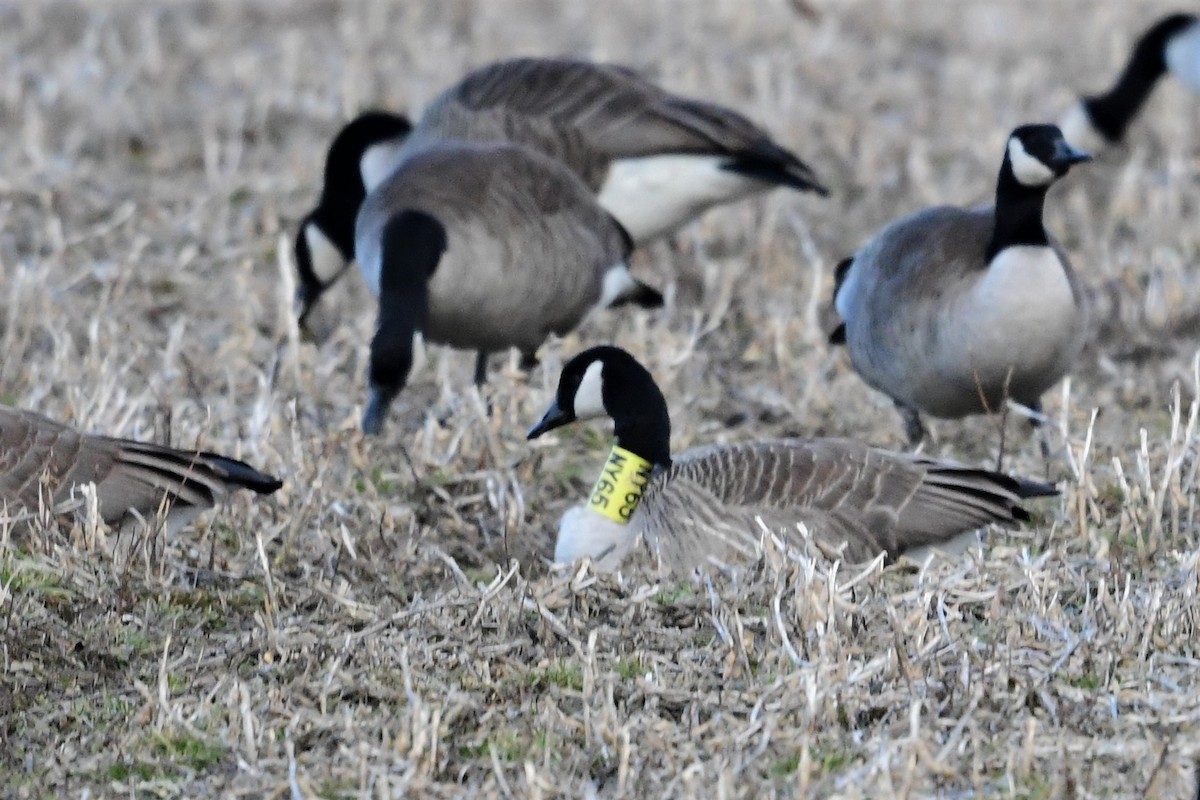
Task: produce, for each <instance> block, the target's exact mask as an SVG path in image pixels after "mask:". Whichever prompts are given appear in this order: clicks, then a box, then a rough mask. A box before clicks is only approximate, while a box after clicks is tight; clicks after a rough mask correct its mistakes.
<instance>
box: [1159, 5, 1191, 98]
mask: <svg viewBox="0 0 1200 800" xmlns="http://www.w3.org/2000/svg"><path fill="white" fill-rule="evenodd" d="M1163 56H1164V57H1165V58H1166V60H1167V69H1169V70H1171V74H1172V75H1174V76H1175V77H1176V78H1177V79H1178V80H1179V82H1180V83H1182V84H1183V85H1184V86H1186V87H1187V88H1188V89H1190V90H1191V91H1193V92H1195V93H1196V94H1200V21H1197V22H1193V23H1192V24H1191V25H1189V26H1188V27H1187V28H1185V29H1184V30H1182V31H1180V32H1179V33H1177V34H1175V35H1174V36H1172V37H1171V41H1169V42H1167V49H1166V51H1165V52H1164V53H1163Z"/></svg>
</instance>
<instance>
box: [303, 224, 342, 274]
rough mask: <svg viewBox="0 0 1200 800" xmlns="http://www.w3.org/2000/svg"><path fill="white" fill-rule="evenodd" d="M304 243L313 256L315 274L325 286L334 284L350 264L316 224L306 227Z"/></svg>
mask: <svg viewBox="0 0 1200 800" xmlns="http://www.w3.org/2000/svg"><path fill="white" fill-rule="evenodd" d="M304 243H305V244H307V245H308V254H309V255H310V256H312V268H313V272H314V273H315V274H316V276H317V280H319V281H320V282H321V283H322V284H324V285H328V284H330V283H332V282H333V281H334V279H335V278H337V276H338V275H340V274H341V273H342V271H343V270H344V269H346V265H347V264H348V263H350V262H348V261H347V260H346V259H345V258H343V257H342V254H341V253H340V252H339V251H338V249H337V248H336V247H335V246H334V244H333V242H331V241H329V237H328V236H326V235H325V231H323V230H321V227H320V226H319V225H317V224H316V223H315V222H309V223H307V224H306V225H305V226H304Z"/></svg>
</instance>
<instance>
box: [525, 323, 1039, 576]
mask: <svg viewBox="0 0 1200 800" xmlns="http://www.w3.org/2000/svg"><path fill="white" fill-rule="evenodd" d="M605 415H607V416H609V417H611V418H612V420H613V425H614V431H615V433H616V437H617V443H616V446H615V447H614V448H613V450H612V453H611V455H610V456H609V459H608V462H607V463H606V464H605V467H604V471H603V472H602V473H601V476H600V480H599V481H598V482H597V483H596V487H595V488H594V489H593V491H592V494H591V497H590V499H589V501H588V503H587V505H585V506H580V507H576V508H573V509H571V510H570V511H568V512H567V514H566V515H564V517H563V520H562V523H561V524H560V527H559V533H558V543H557V545H556V547H555V553H554V558H555V561H557V562H559V563H567V562H570V561H574V560H576V559H579V558H583V557H585V556H587V557H591V558H592V559H594V560H595V561H596V562H597V564H598V566H600V567H601V568H604V569H613V568H615V567H616V566H617V565H618V564H619V562H620V560H621V557H622V556H623V555H624V554H625V552H626V551H628V549H629V548H630V547H631V546H632V544H633V543H634V540H635V539H636V538H637V536H638V535H639V534H640V535H641V536H643V537H644V538H645V540H646V541H647V542H648V543H649V544H650V545H651V546H652V547H653V548H654V549H655V551H656V552H657V553H658V554H659V556H660V558H661V560H662V563H663V564H664V565H666V566H668V567H669V568H673V569H689V568H691V567H694V566H697V565H699V564H702V563H705V562H708V561H713V560H715V561H721V562H724V561H729V560H731V559H732V558H736V557H745V556H747V555H750V554H752V553H753V552H754V549H755V546H756V545H757V543H758V541H759V532H760V526H759V522H758V521H759V520H761V521H762V524H765V525H766V526H767V527H768V528H769V529H771V530H772V531H774V532H782V533H783V534H784V536H792V537H796V536H798V532H797V530H796V526H797V524H798V523H803V524H804V525H805V526H807V528H808V530H809V532H810V534H811V536H812V537H813V540H814V541H815V542H816V543H818V544H819V545H821V546H822V549H824V550H826V551H837V550H838V549H839V548H842V550H841V557H842V558H844V559H846V560H848V561H852V562H862V561H867V560H870V559H872V558H874V557H875V556H877V555H878V554H880V553H885V554H886V555H887V557H888V558H889V559H895V558H897V557H898V556H900V555H901V554H904V553H908V554H910V555H914V553H913V552H912V551H914V550H916V549H918V548H923V547H929V546H934V547H936V546H938V545H953V544H958V545H960V546H961V545H962V544H965V543H963V542H961V539H960V537H961V536H962V535H963V534H966V533H968V532H971V531H974V530H976V529H977V528H980V527H983V526H984V525H988V524H990V523H993V522H995V523H1000V524H1004V525H1011V524H1014V523H1016V522H1018V521H1024V520H1028V519H1029V516H1028V514H1027V513H1026V512H1025V510H1024V509H1023V508H1022V507H1021V505H1020V503H1019V501H1020V499H1021V498H1026V497H1038V496H1044V495H1053V494H1056V493H1057V492H1056V491H1055V489H1054V487H1053V486H1050V485H1048V484H1043V483H1036V482H1033V481H1023V480H1018V479H1015V478H1010V477H1008V476H1005V475H1002V474H999V473H995V472H989V471H987V470H981V469H972V468H970V467H963V466H958V465H955V464H950V463H947V462H942V461H935V460H933V459H929V458H922V457H919V456H912V455H905V454H901V453H892V452H888V451H886V450H877V449H875V448H872V447H867V446H866V445H862V444H858V443H856V442H851V441H847V440H844V439H776V440H765V441H757V442H742V443H739V444H730V445H712V446H708V447H700V448H696V449H693V450H688V451H686V452H684V453H682V454H680V455H678V456H676V457H675V458H672V457H671V453H670V450H669V444H670V436H671V421H670V418H669V417H668V414H667V402H666V400H665V399H664V398H663V395H662V392H661V391H660V390H659V388H658V386H657V385H656V384H655V383H654V378H653V377H651V375H650V373H649V372H648V371H647V370H646V368H645V367H643V366H642V365H641V364H639V363H638V362H637V360H636V359H634V357H633V356H631V355H630V354H629V353H627V352H625V351H624V350H621V349H619V348H616V347H609V346H601V347H593V348H592V349H590V350H585V351H584V352H582V353H580V354H579V355H577V356H575V357H574V358H572V359H571V360H570V361H569V362H567V364H566V365H565V366H564V367H563V371H562V377H561V378H560V379H559V383H558V391H557V394H556V397H555V399H554V401H553V402H552V403H551V404H550V408H549V410H547V411H546V414H545V416H544V417H542V419H541V421H540V422H538V424H536V425H534V426H533V428H532V429H531V430H530V431H529V438H530V439H535V438H537V437H538V436H541V435H542V434H544V433H546V432H547V431H550V430H553V429H554V428H557V427H559V426H562V425H566V424H568V423H571V422H574V421H576V420H584V419H590V418H594V417H600V416H605ZM956 539H959V541H958V542H955V541H954V540H956ZM793 541H794V540H793Z"/></svg>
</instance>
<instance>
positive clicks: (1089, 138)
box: [1060, 14, 1200, 153]
mask: <svg viewBox="0 0 1200 800" xmlns="http://www.w3.org/2000/svg"><path fill="white" fill-rule="evenodd" d="M1168 72H1170V73H1171V74H1172V75H1174V76H1175V77H1176V78H1177V79H1178V80H1179V81H1180V82H1181V83H1182V84H1183V85H1184V86H1186V87H1187V88H1188V89H1190V90H1191V91H1193V92H1196V93H1198V94H1200V18H1197V16H1196V15H1195V14H1171V15H1169V16H1166V17H1163V18H1162V19H1161V20H1159V21H1158V22H1156V23H1155V24H1154V25H1152V26H1151V27H1150V28H1149V29H1148V30H1147V31H1146V32H1145V33H1143V34H1142V36H1141V38H1140V39H1138V41H1137V44H1135V45H1134V47H1133V52H1132V53H1131V54H1130V56H1129V61H1128V63H1126V65H1125V69H1124V70H1123V71H1122V72H1121V75H1120V77H1119V78H1117V82H1116V83H1115V84H1113V86H1112V88H1110V89H1109V90H1108V91H1107V92H1105V93H1104V94H1098V95H1092V96H1090V97H1084V98H1083V99H1081V100H1080V102H1079V103H1078V104H1077V105H1075V106H1074V107H1073V108H1072V109H1071V110H1070V111H1069V112H1068V113H1067V114H1066V116H1064V117H1063V119H1062V122H1061V123H1060V125H1061V127H1062V131H1063V135H1064V136H1065V137H1066V139H1067V141H1068V142H1070V144H1071V146H1072V147H1076V148H1079V149H1081V150H1086V151H1088V152H1092V153H1097V152H1099V151H1100V150H1101V149H1103V148H1104V147H1107V146H1108V145H1112V144H1116V143H1117V142H1119V141H1121V139H1122V138H1123V137H1124V136H1125V131H1126V130H1127V129H1128V128H1129V125H1130V123H1132V122H1133V118H1134V117H1136V116H1137V114H1138V112H1139V111H1140V110H1141V108H1142V105H1143V104H1144V103H1145V102H1146V100H1147V98H1149V97H1150V93H1151V92H1152V91H1154V86H1155V84H1157V83H1158V80H1159V78H1161V77H1163V76H1164V75H1166V74H1167V73H1168Z"/></svg>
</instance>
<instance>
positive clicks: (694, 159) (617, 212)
mask: <svg viewBox="0 0 1200 800" xmlns="http://www.w3.org/2000/svg"><path fill="white" fill-rule="evenodd" d="M728 160H729V158H728V156H696V155H659V156H645V157H643V158H623V159H620V160H618V161H614V162H613V164H612V166H611V167H610V168H609V171H608V175H607V177H605V179H604V185H603V186H601V187H600V192H599V197H598V199H599V201H600V205H601V206H602V207H603V208H604V210H605V211H607V212H608V213H610V214H612V215H613V216H614V217H616V218H617V221H618V222H620V223H621V225H622V226H623V227H624V228H625V230H627V231H629V235H630V236H632V237H633V240H634V241H635V242H637V243H638V244H641V243H643V242H646V241H648V240H650V239H653V238H655V237H656V236H661V235H662V234H664V233H669V232H670V231H673V230H675V229H676V228H678V227H679V226H680V225H683V224H684V223H685V222H688V221H689V220H691V219H692V218H693V217H696V216H699V215H700V214H701V213H702V212H703V211H704V210H705V209H707V208H709V207H711V206H714V205H717V204H718V203H727V202H729V201H731V200H737V199H739V198H742V197H746V196H747V195H750V194H753V193H754V192H758V191H762V190H765V189H769V188H771V187H772V184H769V183H765V182H763V181H757V180H754V179H753V178H747V177H746V176H744V175H739V174H738V173H736V172H732V171H730V170H727V169H722V168H721V165H722V164H723V163H725V162H726V161H728Z"/></svg>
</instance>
